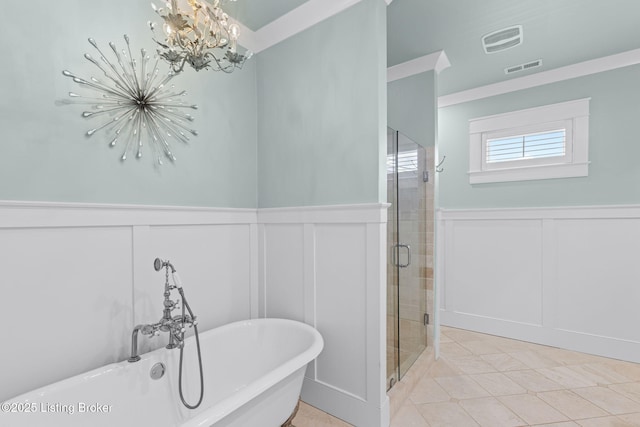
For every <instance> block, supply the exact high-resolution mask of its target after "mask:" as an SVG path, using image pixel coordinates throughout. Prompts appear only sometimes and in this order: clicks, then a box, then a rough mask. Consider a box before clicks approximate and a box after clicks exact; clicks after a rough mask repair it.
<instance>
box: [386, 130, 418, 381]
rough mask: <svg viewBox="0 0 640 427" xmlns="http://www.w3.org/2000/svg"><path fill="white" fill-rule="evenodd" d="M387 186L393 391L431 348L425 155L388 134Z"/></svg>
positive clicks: (408, 141) (403, 139) (389, 373)
mask: <svg viewBox="0 0 640 427" xmlns="http://www.w3.org/2000/svg"><path fill="white" fill-rule="evenodd" d="M387 140H388V147H387V148H388V149H387V154H388V157H387V159H388V162H387V185H388V188H387V190H388V202H389V203H390V204H391V206H390V208H389V215H388V225H387V227H388V230H387V237H388V244H389V249H390V251H389V256H388V268H387V270H388V271H387V297H388V308H387V310H388V311H387V321H388V326H387V333H388V338H387V348H388V350H387V358H388V361H387V376H388V379H389V387H391V386H393V383H394V382H396V381H398V380H399V379H400V378H402V377H403V376H404V374H405V373H406V372H407V370H408V369H409V368H410V367H411V365H413V363H414V362H415V361H416V359H417V358H418V356H420V354H421V353H422V351H424V349H425V348H426V346H427V328H426V313H427V286H426V275H425V271H426V260H427V257H426V250H427V244H426V238H427V227H426V219H427V218H426V217H427V215H426V207H427V192H426V187H425V182H426V181H427V180H428V172H426V171H427V169H426V163H427V162H426V152H425V149H424V148H423V147H421V146H420V145H419V144H417V143H415V142H414V141H412V140H411V139H409V138H408V137H406V136H405V135H403V134H402V133H399V132H397V131H395V130H392V129H389V130H388V133H387Z"/></svg>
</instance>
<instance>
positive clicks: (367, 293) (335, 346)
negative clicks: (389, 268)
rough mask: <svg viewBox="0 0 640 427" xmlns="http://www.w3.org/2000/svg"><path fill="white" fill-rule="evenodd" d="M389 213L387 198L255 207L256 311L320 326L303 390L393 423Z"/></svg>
mask: <svg viewBox="0 0 640 427" xmlns="http://www.w3.org/2000/svg"><path fill="white" fill-rule="evenodd" d="M386 221H387V205H383V204H372V205H355V206H334V207H331V206H325V207H309V208H283V209H262V210H259V212H258V223H259V233H258V234H259V242H260V251H259V252H260V262H259V265H260V274H259V277H260V300H259V314H260V316H268V317H287V318H292V319H297V320H301V321H304V322H306V323H309V324H311V325H313V326H314V327H316V328H317V329H318V330H319V331H320V333H321V334H322V336H323V337H324V341H325V347H324V350H323V351H322V353H321V354H320V356H319V357H318V359H317V360H316V362H315V363H313V364H312V365H311V366H310V367H309V369H308V370H307V377H306V379H305V383H304V387H303V391H302V398H303V400H304V401H306V402H308V403H310V404H312V405H314V406H317V407H319V408H321V409H323V410H325V411H327V412H330V413H332V414H333V415H335V416H338V417H340V418H342V419H344V420H346V421H348V422H350V423H351V424H354V425H357V426H367V427H369V426H371V427H387V426H388V425H389V400H388V398H387V396H386V386H385V375H386V373H385V372H384V370H385V367H386V361H385V360H384V357H386V356H385V355H386V352H385V349H384V345H385V331H386V324H385V322H386V320H385V319H386V317H385V315H384V313H386V308H385V307H386V294H385V287H384V284H385V283H386V251H385V244H386Z"/></svg>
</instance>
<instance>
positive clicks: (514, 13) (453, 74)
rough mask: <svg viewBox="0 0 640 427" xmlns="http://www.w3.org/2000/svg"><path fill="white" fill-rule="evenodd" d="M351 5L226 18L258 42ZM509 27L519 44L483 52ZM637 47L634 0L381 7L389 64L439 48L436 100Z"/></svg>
mask: <svg viewBox="0 0 640 427" xmlns="http://www.w3.org/2000/svg"><path fill="white" fill-rule="evenodd" d="M357 1H358V0H237V1H236V2H235V4H232V5H231V8H236V10H235V13H234V12H233V10H231V11H230V13H231V14H233V15H234V16H237V17H238V19H239V20H240V21H242V23H243V24H244V25H245V26H246V27H247V28H249V29H250V30H251V31H253V32H255V33H256V34H254V35H255V36H258V37H257V38H259V36H260V35H261V32H264V30H266V29H267V28H269V27H274V26H277V24H279V23H281V22H282V23H284V22H285V21H286V18H287V17H289V18H292V17H293V16H294V15H295V16H296V18H297V20H298V21H299V20H300V17H301V16H304V15H303V14H302V13H300V12H302V11H303V10H307V11H309V13H315V14H317V13H318V11H319V10H322V6H324V9H336V7H337V6H336V5H337V4H340V3H342V4H345V5H349V4H353V3H355V2H357ZM389 1H390V0H387V3H389ZM312 3H313V4H315V3H317V4H316V5H315V6H316V7H315V8H314V7H310V6H312ZM300 6H303V7H300ZM296 8H298V10H297V11H296V12H297V14H296V12H294V13H290V12H292V11H294V9H296ZM336 10H337V9H336ZM280 17H283V18H284V19H280V20H279V21H276V22H275V23H274V22H273V21H275V20H276V19H278V18H280ZM310 18H311V17H310ZM315 18H316V19H315V22H317V21H318V17H317V16H316V17H315ZM315 22H314V19H310V24H311V23H315ZM268 24H272V25H268ZM513 25H522V26H523V43H522V44H521V45H519V46H516V47H514V48H512V49H509V50H505V51H502V52H498V53H493V54H490V55H487V54H485V53H484V51H483V49H482V44H481V39H482V36H483V35H486V34H488V33H490V32H493V31H496V30H500V29H502V28H505V27H509V26H513ZM261 29H262V30H261ZM637 48H640V0H394V1H393V2H391V3H390V4H389V6H388V8H387V65H388V66H393V65H397V64H400V63H403V62H406V61H409V60H412V59H415V58H418V57H422V56H425V55H428V54H430V53H434V52H437V51H440V50H444V51H445V53H446V55H447V57H448V59H449V61H450V62H451V67H450V68H447V69H446V70H444V71H443V72H442V73H441V74H440V76H439V80H438V90H439V94H440V95H445V94H450V93H455V92H459V91H462V90H465V89H470V88H474V87H478V86H483V85H487V84H491V83H497V82H500V81H504V80H507V79H511V78H517V77H521V76H524V75H527V74H532V73H536V72H540V71H546V70H550V69H554V68H558V67H562V66H565V65H569V64H574V63H578V62H582V61H586V60H589V59H594V58H600V57H603V56H608V55H612V54H615V53H620V52H624V51H628V50H632V49H637ZM538 59H541V60H542V66H541V67H538V68H535V69H532V70H528V71H522V72H519V73H514V74H512V75H510V76H507V75H505V72H504V69H505V68H507V67H510V66H513V65H518V64H523V63H527V62H530V61H534V60H538Z"/></svg>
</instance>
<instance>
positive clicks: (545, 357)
mask: <svg viewBox="0 0 640 427" xmlns="http://www.w3.org/2000/svg"><path fill="white" fill-rule="evenodd" d="M440 356H441V357H440V359H439V360H438V361H437V362H435V363H433V364H432V365H431V366H430V368H429V370H428V372H427V373H426V374H425V375H423V376H422V377H421V378H420V379H419V380H418V381H417V382H416V384H415V387H414V388H413V390H412V391H411V393H410V394H409V398H408V399H407V400H406V401H405V402H404V403H403V404H402V405H401V406H400V408H399V409H398V411H397V412H396V413H395V416H394V417H393V418H392V420H391V427H438V426H449V427H478V426H481V427H510V426H514V427H515V426H546V427H580V426H582V427H605V426H606V427H630V426H640V365H639V364H634V363H628V362H621V361H616V360H612V359H606V358H602V357H597V356H591V355H586V354H582V353H577V352H572V351H567V350H561V349H557V348H552V347H546V346H542V345H536V344H530V343H525V342H521V341H516V340H510V339H506V338H500V337H495V336H491V335H484V334H479V333H475V332H470V331H464V330H460V329H454V328H447V327H442V333H441V355H440ZM410 372H411V371H410ZM293 424H294V425H295V426H296V427H348V426H350V424H347V423H345V422H344V421H341V420H338V419H337V418H333V417H331V416H330V415H328V414H326V413H324V412H322V411H319V410H317V409H315V408H313V407H311V406H309V405H306V404H302V405H301V407H300V411H299V412H298V415H297V416H296V418H295V419H294V421H293ZM363 427H365V426H363Z"/></svg>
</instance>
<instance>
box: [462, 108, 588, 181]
mask: <svg viewBox="0 0 640 427" xmlns="http://www.w3.org/2000/svg"><path fill="white" fill-rule="evenodd" d="M588 140H589V99H581V100H577V101H570V102H563V103H560V104H552V105H546V106H543V107H537V108H530V109H527V110H520V111H514V112H511V113H505V114H498V115H495V116H488V117H481V118H477V119H472V120H470V121H469V144H470V146H469V148H470V157H469V166H470V167H469V182H470V183H471V184H480V183H490V182H505V181H524V180H534V179H549V178H567V177H576V176H587V175H588V165H589V162H588Z"/></svg>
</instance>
